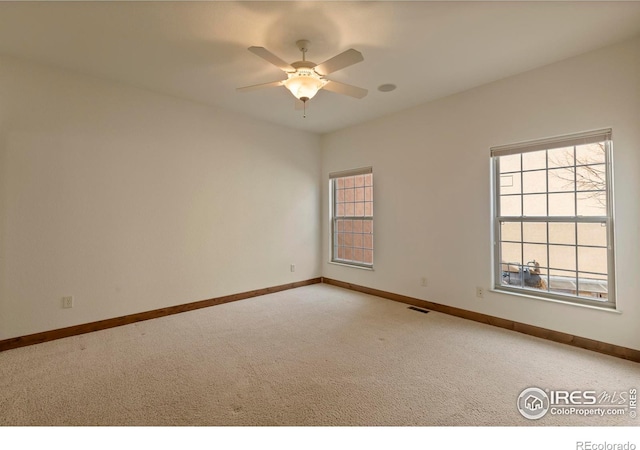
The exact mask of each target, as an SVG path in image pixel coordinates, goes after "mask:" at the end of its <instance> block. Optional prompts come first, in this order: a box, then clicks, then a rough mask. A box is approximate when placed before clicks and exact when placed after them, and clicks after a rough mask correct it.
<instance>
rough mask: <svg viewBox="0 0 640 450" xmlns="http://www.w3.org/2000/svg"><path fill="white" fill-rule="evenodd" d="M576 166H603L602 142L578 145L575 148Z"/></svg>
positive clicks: (603, 150)
mask: <svg viewBox="0 0 640 450" xmlns="http://www.w3.org/2000/svg"><path fill="white" fill-rule="evenodd" d="M576 163H577V164H598V163H600V164H604V163H605V145H604V142H599V143H594V144H587V145H579V146H577V147H576Z"/></svg>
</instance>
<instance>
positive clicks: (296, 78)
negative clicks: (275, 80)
mask: <svg viewBox="0 0 640 450" xmlns="http://www.w3.org/2000/svg"><path fill="white" fill-rule="evenodd" d="M283 83H284V85H285V87H286V88H287V89H289V91H290V92H291V93H292V94H293V95H294V97H295V98H297V99H299V100H302V99H303V98H306V100H309V99H311V98H313V97H314V96H315V95H316V94H317V93H318V91H319V90H320V89H322V87H323V86H324V85H325V84H326V81H325V80H323V79H322V78H320V76H319V75H318V74H316V73H315V72H313V71H302V70H298V71H296V72H294V73H290V74H289V79H288V80H285V81H284V82H283ZM306 100H305V101H306Z"/></svg>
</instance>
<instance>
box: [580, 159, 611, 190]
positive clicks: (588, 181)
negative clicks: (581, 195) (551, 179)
mask: <svg viewBox="0 0 640 450" xmlns="http://www.w3.org/2000/svg"><path fill="white" fill-rule="evenodd" d="M576 187H577V190H578V191H605V190H606V189H607V172H606V169H605V165H604V164H597V165H593V166H581V167H576Z"/></svg>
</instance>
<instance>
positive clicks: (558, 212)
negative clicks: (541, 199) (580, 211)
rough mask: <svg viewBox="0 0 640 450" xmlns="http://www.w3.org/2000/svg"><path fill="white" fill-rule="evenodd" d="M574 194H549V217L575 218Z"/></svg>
mask: <svg viewBox="0 0 640 450" xmlns="http://www.w3.org/2000/svg"><path fill="white" fill-rule="evenodd" d="M575 198H576V196H575V194H574V193H573V192H571V193H566V194H549V215H550V216H553V217H558V216H575V211H576V203H575Z"/></svg>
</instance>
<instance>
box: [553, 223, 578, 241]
mask: <svg viewBox="0 0 640 450" xmlns="http://www.w3.org/2000/svg"><path fill="white" fill-rule="evenodd" d="M549 243H551V244H575V243H576V225H575V224H574V223H566V222H557V223H556V222H549Z"/></svg>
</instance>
